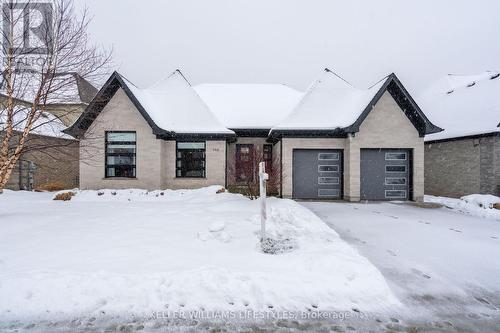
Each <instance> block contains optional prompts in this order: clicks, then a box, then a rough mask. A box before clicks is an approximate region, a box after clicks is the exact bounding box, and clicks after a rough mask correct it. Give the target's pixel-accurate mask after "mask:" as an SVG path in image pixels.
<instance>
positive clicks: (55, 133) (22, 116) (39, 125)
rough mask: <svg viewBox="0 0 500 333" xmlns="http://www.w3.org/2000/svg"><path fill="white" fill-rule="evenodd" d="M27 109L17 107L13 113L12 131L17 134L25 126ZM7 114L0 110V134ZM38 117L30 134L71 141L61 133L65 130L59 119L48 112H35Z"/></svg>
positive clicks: (4, 125) (3, 128) (4, 126)
mask: <svg viewBox="0 0 500 333" xmlns="http://www.w3.org/2000/svg"><path fill="white" fill-rule="evenodd" d="M28 112H29V109H26V108H25V107H17V108H16V109H15V111H14V121H13V124H14V130H16V131H18V132H23V131H24V126H25V124H26V118H27V116H28ZM6 113H7V112H6V111H4V112H2V110H0V132H2V131H4V130H5V128H6V122H7V114H6ZM37 113H39V114H40V117H38V119H37V120H36V121H35V122H34V123H33V125H32V129H31V131H30V133H31V134H38V135H44V136H49V137H55V138H62V139H73V137H71V136H70V135H67V134H64V133H63V132H62V131H63V130H64V129H66V126H65V125H64V123H63V122H62V120H61V119H60V118H58V117H57V116H55V115H53V114H52V113H49V112H37Z"/></svg>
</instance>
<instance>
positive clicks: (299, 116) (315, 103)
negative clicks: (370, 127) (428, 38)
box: [273, 69, 388, 131]
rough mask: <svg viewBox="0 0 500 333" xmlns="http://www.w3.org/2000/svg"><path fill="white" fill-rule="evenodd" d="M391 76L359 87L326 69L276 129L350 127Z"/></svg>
mask: <svg viewBox="0 0 500 333" xmlns="http://www.w3.org/2000/svg"><path fill="white" fill-rule="evenodd" d="M387 79H388V78H387V77H386V78H384V79H383V80H381V81H379V82H377V83H376V84H375V85H373V86H372V87H370V88H368V89H358V88H355V87H353V86H352V85H351V84H350V83H348V82H347V81H345V80H344V79H342V78H341V77H339V76H338V75H336V74H335V73H333V72H331V71H330V70H328V69H325V70H324V72H323V74H322V75H321V77H320V78H319V79H317V80H316V81H315V82H314V83H313V84H312V85H311V86H310V87H309V88H308V89H307V91H306V93H305V94H304V96H303V98H302V99H301V100H300V102H299V103H298V104H297V105H296V107H295V108H294V109H293V111H292V112H291V113H290V115H289V116H288V117H287V118H286V119H285V120H284V121H282V122H280V123H279V124H277V125H276V126H274V127H273V131H274V130H299V129H306V130H311V129H312V130H313V129H318V130H319V129H326V130H329V129H337V128H345V127H348V126H350V125H352V124H354V122H355V121H356V120H357V119H358V118H359V117H360V115H361V113H362V112H363V111H364V109H365V108H366V106H367V105H368V104H369V103H370V101H371V100H372V99H373V98H374V97H375V95H376V94H377V92H378V91H379V90H380V88H381V87H382V86H383V85H384V83H385V81H386V80H387Z"/></svg>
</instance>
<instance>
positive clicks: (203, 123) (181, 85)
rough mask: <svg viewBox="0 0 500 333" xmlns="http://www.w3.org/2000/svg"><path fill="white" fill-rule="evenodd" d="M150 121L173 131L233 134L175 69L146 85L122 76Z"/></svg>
mask: <svg viewBox="0 0 500 333" xmlns="http://www.w3.org/2000/svg"><path fill="white" fill-rule="evenodd" d="M123 79H124V81H125V82H126V83H127V86H128V88H129V89H130V90H131V91H132V93H133V94H134V96H135V97H136V98H137V99H138V101H139V103H140V104H141V105H142V107H144V109H145V110H146V112H147V113H148V115H149V116H150V117H151V119H152V120H153V121H154V123H155V124H156V125H157V126H158V127H160V128H161V129H164V130H166V131H173V132H176V133H221V134H234V133H233V131H231V130H228V129H227V128H226V127H224V126H223V125H222V124H221V123H220V121H219V120H218V119H217V117H215V115H214V114H213V113H212V112H211V111H210V109H209V108H208V106H207V105H206V104H205V103H204V102H203V100H202V99H201V98H200V96H198V94H197V93H196V91H195V90H194V89H193V88H192V87H191V85H190V84H189V82H188V81H187V80H186V79H185V78H184V76H183V75H182V73H181V72H180V71H179V70H177V71H175V72H173V73H172V74H171V75H170V76H168V77H167V78H165V79H163V80H161V81H159V82H157V83H155V84H154V85H152V86H151V87H149V88H147V89H139V88H137V87H136V86H135V85H134V84H133V83H131V82H130V81H128V80H127V79H125V78H123Z"/></svg>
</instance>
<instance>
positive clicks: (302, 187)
mask: <svg viewBox="0 0 500 333" xmlns="http://www.w3.org/2000/svg"><path fill="white" fill-rule="evenodd" d="M293 196H294V198H302V199H315V198H320V199H339V198H341V197H342V151H341V150H319V149H298V150H294V152H293Z"/></svg>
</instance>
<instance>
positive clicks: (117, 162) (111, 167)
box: [105, 131, 136, 178]
mask: <svg viewBox="0 0 500 333" xmlns="http://www.w3.org/2000/svg"><path fill="white" fill-rule="evenodd" d="M135 154H136V133H135V132H129V131H127V132H125V131H124V132H114V131H113V132H106V157H105V158H106V170H105V176H106V178H112V177H125V178H135V177H136V164H135V163H136V161H135Z"/></svg>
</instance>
